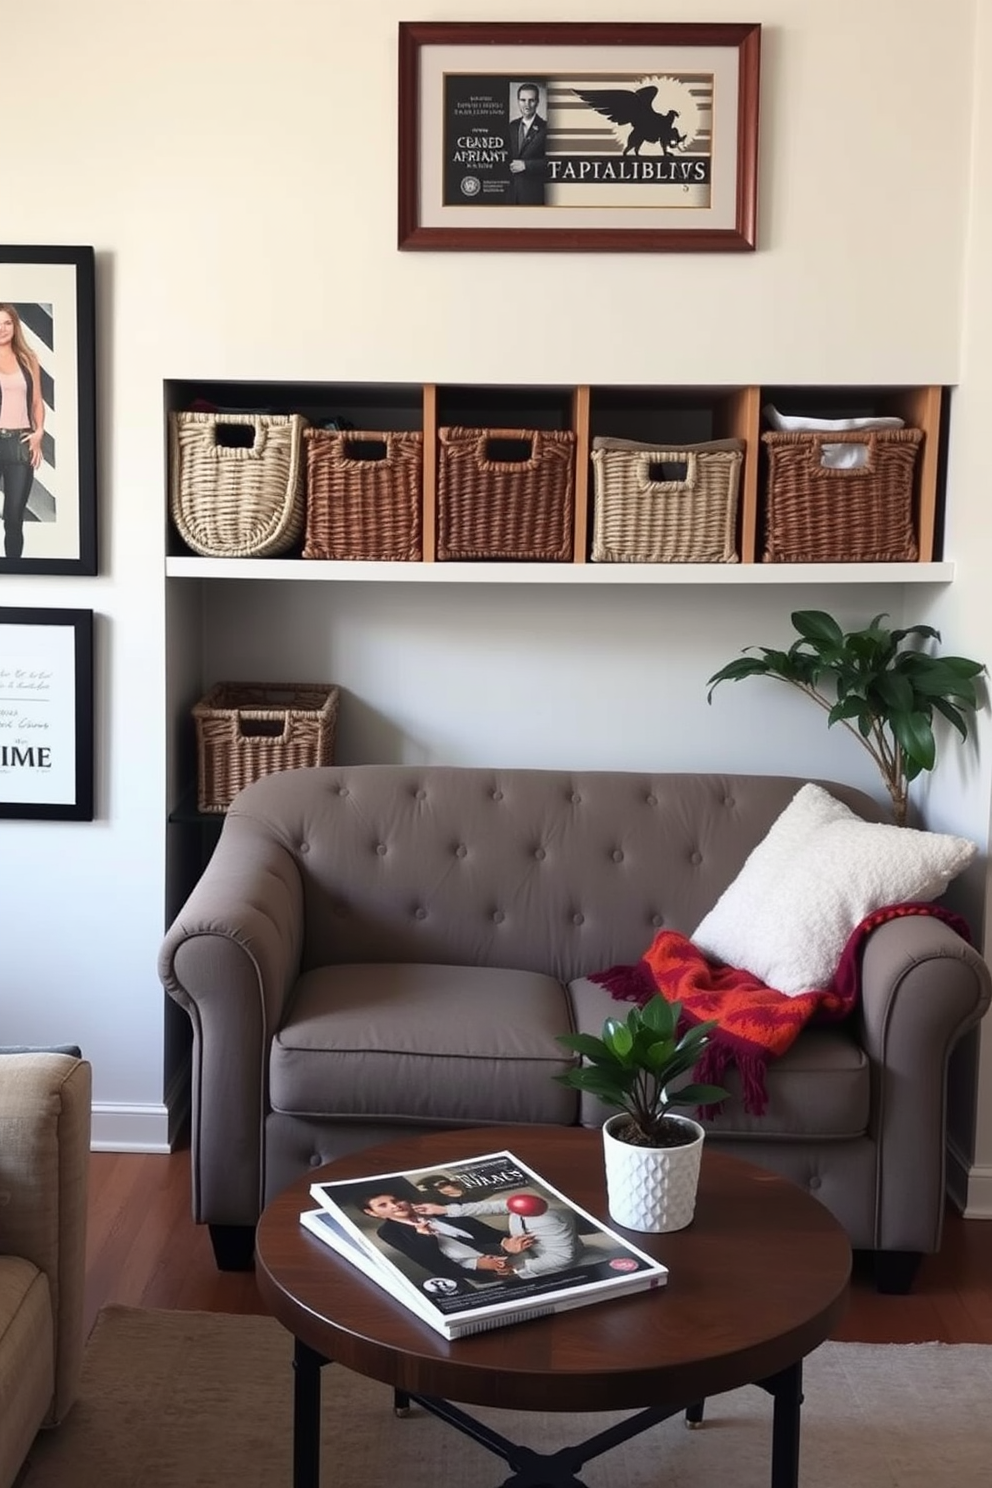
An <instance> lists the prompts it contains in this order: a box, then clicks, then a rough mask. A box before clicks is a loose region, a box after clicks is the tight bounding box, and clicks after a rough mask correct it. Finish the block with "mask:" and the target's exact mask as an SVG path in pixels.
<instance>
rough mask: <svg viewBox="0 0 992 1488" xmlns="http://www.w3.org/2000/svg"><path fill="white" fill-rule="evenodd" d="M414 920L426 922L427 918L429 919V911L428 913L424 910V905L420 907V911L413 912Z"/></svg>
mask: <svg viewBox="0 0 992 1488" xmlns="http://www.w3.org/2000/svg"><path fill="white" fill-rule="evenodd" d="M413 918H414V919H415V920H426V918H427V911H426V909H425V908H424V906H423V905H420V907H419V908H418V909H415V910H414V911H413Z"/></svg>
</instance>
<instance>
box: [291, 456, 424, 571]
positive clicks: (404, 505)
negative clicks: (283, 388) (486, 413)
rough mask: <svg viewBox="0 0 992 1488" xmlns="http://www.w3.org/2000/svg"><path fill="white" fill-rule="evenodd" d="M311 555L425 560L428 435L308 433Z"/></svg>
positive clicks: (308, 543) (308, 548)
mask: <svg viewBox="0 0 992 1488" xmlns="http://www.w3.org/2000/svg"><path fill="white" fill-rule="evenodd" d="M305 438H306V446H307V535H306V543H305V545H304V548H303V556H304V558H345V559H368V560H373V561H375V560H382V561H389V560H405V561H407V562H416V561H417V560H418V559H419V558H420V556H421V538H420V530H421V513H420V503H421V492H422V490H423V468H424V436H423V435H422V434H421V433H420V432H419V431H403V432H399V433H398V432H390V433H367V432H365V431H364V430H363V431H362V432H361V433H358V432H348V433H337V432H334V431H332V430H330V429H308V430H307V431H306V436H305Z"/></svg>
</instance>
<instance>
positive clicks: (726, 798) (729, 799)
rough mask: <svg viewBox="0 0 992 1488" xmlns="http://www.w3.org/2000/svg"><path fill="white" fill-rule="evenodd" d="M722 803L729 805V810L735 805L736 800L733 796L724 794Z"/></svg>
mask: <svg viewBox="0 0 992 1488" xmlns="http://www.w3.org/2000/svg"><path fill="white" fill-rule="evenodd" d="M723 804H724V806H729V807H730V808H731V810H733V808H734V807H735V806H736V805H737V802H736V801H735V800H734V798H733V796H724V798H723Z"/></svg>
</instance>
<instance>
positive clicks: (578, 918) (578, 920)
mask: <svg viewBox="0 0 992 1488" xmlns="http://www.w3.org/2000/svg"><path fill="white" fill-rule="evenodd" d="M585 922H586V917H585V915H582V914H574V915H573V916H572V924H573V925H584V924H585Z"/></svg>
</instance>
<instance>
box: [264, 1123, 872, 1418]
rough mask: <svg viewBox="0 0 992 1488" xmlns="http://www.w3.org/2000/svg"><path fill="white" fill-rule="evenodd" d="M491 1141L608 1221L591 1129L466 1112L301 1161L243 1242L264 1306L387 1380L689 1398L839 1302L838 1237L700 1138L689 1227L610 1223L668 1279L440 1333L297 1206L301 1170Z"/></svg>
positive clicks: (773, 1355) (455, 1152) (380, 1161)
mask: <svg viewBox="0 0 992 1488" xmlns="http://www.w3.org/2000/svg"><path fill="white" fill-rule="evenodd" d="M503 1149H508V1150H510V1151H511V1152H513V1153H515V1154H516V1155H517V1156H518V1157H520V1158H521V1159H522V1160H523V1161H524V1162H525V1163H527V1164H528V1165H529V1166H530V1167H531V1168H533V1169H534V1170H535V1171H536V1172H537V1173H538V1174H539V1175H540V1176H541V1177H543V1178H546V1179H547V1180H548V1182H549V1183H551V1184H552V1185H553V1186H554V1187H556V1188H559V1189H561V1191H562V1192H563V1193H565V1194H567V1195H568V1197H569V1198H571V1199H572V1200H573V1201H574V1202H575V1203H577V1204H579V1205H580V1206H581V1207H582V1208H584V1209H587V1210H589V1212H590V1213H592V1214H594V1215H596V1216H597V1218H599V1219H601V1220H602V1221H603V1222H604V1223H606V1224H609V1225H611V1226H612V1224H613V1222H612V1221H611V1219H610V1217H609V1211H608V1209H607V1205H606V1188H605V1178H604V1171H603V1150H602V1137H601V1135H600V1133H599V1132H598V1131H586V1130H583V1129H581V1128H576V1127H550V1126H549V1127H539V1126H506V1127H481V1128H480V1127H476V1128H474V1129H468V1130H462V1131H439V1132H432V1133H430V1134H428V1135H425V1136H419V1137H412V1138H405V1139H402V1140H399V1141H395V1142H389V1143H386V1144H384V1145H382V1146H379V1147H375V1148H365V1149H364V1150H363V1151H361V1152H358V1153H355V1154H353V1155H351V1156H349V1157H344V1158H340V1159H339V1160H338V1161H336V1162H333V1163H329V1164H327V1165H326V1166H325V1167H322V1168H317V1169H313V1170H312V1171H311V1172H310V1173H308V1174H307V1176H306V1177H304V1178H301V1179H300V1180H299V1181H298V1182H297V1183H294V1184H293V1185H291V1186H290V1187H289V1188H288V1189H287V1190H285V1192H283V1193H282V1194H280V1195H279V1197H277V1198H276V1199H274V1200H273V1202H272V1203H271V1204H269V1205H268V1206H267V1207H266V1209H265V1212H264V1213H263V1215H262V1218H261V1220H260V1221H259V1226H258V1233H257V1258H256V1274H257V1278H258V1285H259V1290H260V1292H261V1295H262V1297H263V1299H264V1301H265V1303H266V1306H267V1307H268V1308H269V1310H270V1311H271V1312H272V1314H273V1315H274V1316H275V1317H276V1318H278V1320H279V1321H280V1322H281V1323H282V1324H283V1325H284V1326H285V1327H286V1328H288V1329H289V1330H290V1331H291V1332H292V1333H293V1334H294V1336H295V1337H296V1338H298V1339H300V1340H302V1342H304V1343H305V1344H308V1345H309V1346H310V1348H312V1349H315V1350H316V1351H317V1352H318V1353H320V1354H322V1355H323V1356H324V1357H325V1358H327V1359H332V1360H335V1361H337V1362H338V1363H340V1364H343V1365H345V1366H346V1367H347V1368H349V1369H353V1370H355V1371H357V1372H358V1373H359V1374H364V1375H367V1376H369V1377H370V1378H371V1379H377V1380H381V1381H383V1382H384V1383H385V1384H389V1385H392V1386H393V1387H394V1388H398V1389H402V1390H408V1391H409V1392H410V1393H412V1394H419V1395H433V1396H440V1397H442V1398H445V1399H450V1400H458V1401H462V1402H465V1403H469V1404H475V1405H491V1406H504V1407H507V1408H511V1409H516V1410H561V1411H568V1410H572V1411H579V1410H622V1409H633V1408H638V1407H647V1406H652V1405H658V1404H660V1403H665V1404H668V1405H673V1406H676V1405H688V1404H691V1403H692V1402H693V1401H695V1400H699V1399H703V1398H705V1397H706V1396H707V1395H716V1394H719V1393H720V1392H721V1391H724V1390H731V1389H736V1388H737V1387H738V1386H740V1385H743V1384H749V1383H753V1382H755V1381H757V1380H762V1379H767V1378H769V1377H770V1376H771V1375H773V1374H776V1373H777V1372H778V1371H779V1370H780V1369H784V1368H786V1367H788V1366H789V1365H791V1364H795V1363H796V1362H797V1361H798V1360H800V1359H802V1358H804V1357H805V1356H806V1355H807V1354H808V1353H810V1352H811V1351H812V1350H813V1349H814V1348H816V1346H817V1345H818V1344H820V1343H822V1342H823V1341H824V1339H825V1338H827V1337H828V1336H829V1334H830V1332H831V1330H832V1329H833V1328H834V1327H835V1325H836V1324H837V1323H838V1322H839V1321H840V1319H841V1317H842V1316H843V1313H844V1309H845V1306H846V1299H847V1288H848V1278H849V1274H850V1264H851V1251H850V1246H849V1244H848V1240H847V1236H846V1234H845V1232H844V1230H843V1229H842V1228H841V1226H840V1225H839V1224H838V1223H837V1221H836V1220H835V1219H834V1218H833V1217H832V1215H831V1214H829V1213H828V1211H827V1210H826V1209H825V1208H824V1207H823V1205H822V1204H820V1203H819V1202H818V1201H817V1200H816V1199H813V1198H811V1197H810V1196H809V1195H808V1194H806V1193H804V1192H803V1190H802V1189H800V1188H798V1187H797V1186H796V1185H795V1184H792V1183H789V1182H787V1181H786V1180H785V1179H783V1178H778V1177H776V1176H775V1175H774V1174H771V1173H767V1172H765V1170H764V1169H762V1168H758V1167H755V1166H754V1165H752V1164H751V1163H745V1162H741V1161H740V1160H738V1159H736V1158H733V1157H729V1156H727V1155H726V1154H724V1153H720V1152H716V1151H715V1150H709V1149H707V1148H706V1147H704V1150H703V1163H702V1171H701V1175H700V1184H699V1197H698V1201H697V1204H696V1214H695V1218H694V1220H693V1222H692V1224H691V1225H690V1226H689V1227H688V1229H685V1230H680V1231H677V1232H676V1233H674V1234H668V1235H645V1234H641V1233H640V1232H636V1231H633V1230H621V1231H620V1233H621V1234H622V1235H624V1236H625V1237H628V1238H629V1239H630V1240H631V1241H632V1243H633V1244H635V1245H637V1246H639V1247H640V1249H642V1250H645V1251H647V1252H648V1253H649V1254H651V1255H654V1256H657V1257H658V1259H659V1260H661V1261H663V1262H664V1264H665V1265H666V1266H667V1267H668V1268H669V1273H670V1274H669V1279H668V1284H667V1286H665V1287H662V1288H660V1289H659V1290H657V1291H649V1292H644V1293H637V1294H634V1295H633V1296H629V1297H615V1298H611V1299H609V1300H606V1301H601V1302H595V1303H592V1304H591V1305H590V1306H588V1307H581V1308H576V1309H575V1310H573V1311H570V1312H564V1313H560V1314H557V1315H555V1316H553V1317H550V1318H539V1319H535V1320H533V1321H530V1322H524V1323H515V1324H511V1325H509V1326H507V1327H505V1328H497V1329H494V1330H493V1331H491V1332H486V1333H481V1334H476V1335H474V1336H473V1337H471V1338H466V1339H462V1340H460V1341H458V1342H454V1343H449V1342H447V1341H446V1340H445V1339H444V1338H442V1337H441V1335H440V1334H438V1333H435V1332H434V1330H433V1329H432V1328H430V1327H428V1325H427V1324H426V1323H423V1322H421V1321H420V1320H419V1319H418V1318H416V1317H414V1316H413V1315H412V1314H411V1313H410V1312H408V1311H407V1310H406V1309H405V1308H404V1307H403V1306H402V1305H401V1304H400V1303H399V1302H397V1301H395V1300H394V1299H393V1298H391V1297H390V1296H389V1295H388V1293H386V1292H384V1291H382V1290H381V1288H379V1287H377V1286H376V1285H375V1284H374V1283H373V1282H371V1281H369V1280H368V1278H366V1277H365V1276H363V1275H362V1274H361V1273H360V1272H358V1271H356V1270H355V1269H354V1268H353V1267H352V1266H350V1265H349V1264H348V1262H347V1261H344V1260H342V1259H340V1258H339V1257H338V1256H337V1255H336V1254H335V1252H334V1251H332V1250H330V1249H329V1248H328V1247H327V1246H326V1245H323V1244H322V1243H321V1241H319V1240H317V1239H316V1238H315V1237H314V1236H312V1235H310V1234H309V1233H308V1232H307V1231H306V1230H305V1229H304V1228H303V1226H302V1225H301V1224H300V1222H299V1216H300V1211H301V1210H302V1209H307V1208H313V1207H314V1203H313V1200H312V1199H311V1198H310V1193H309V1186H310V1184H311V1183H312V1182H314V1181H327V1180H329V1179H350V1178H361V1177H363V1176H364V1175H365V1174H375V1173H385V1172H396V1171H398V1170H400V1169H405V1168H425V1167H435V1166H436V1167H444V1166H446V1165H447V1164H448V1163H450V1162H451V1161H454V1160H458V1159H459V1158H462V1159H463V1158H466V1157H472V1156H477V1155H479V1154H482V1153H485V1152H496V1151H502V1150H503ZM614 1228H619V1227H618V1226H614Z"/></svg>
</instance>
